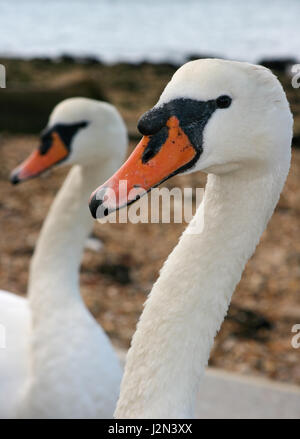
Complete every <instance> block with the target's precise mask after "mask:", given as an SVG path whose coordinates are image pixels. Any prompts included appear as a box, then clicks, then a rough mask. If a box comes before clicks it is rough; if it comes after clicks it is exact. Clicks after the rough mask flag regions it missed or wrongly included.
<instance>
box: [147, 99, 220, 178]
mask: <svg viewBox="0 0 300 439" xmlns="http://www.w3.org/2000/svg"><path fill="white" fill-rule="evenodd" d="M216 109H217V103H216V100H209V101H196V100H193V99H184V98H180V99H174V100H173V101H170V102H168V103H166V104H164V105H162V106H161V107H159V108H153V109H152V110H150V111H147V113H145V114H144V115H143V116H142V117H141V118H140V120H139V123H138V129H139V131H140V132H141V133H142V134H143V135H147V136H150V140H149V143H148V145H147V147H146V148H145V150H144V153H143V156H142V162H143V163H147V162H148V161H149V160H151V159H152V158H153V157H154V156H155V155H156V154H157V153H158V152H159V151H160V149H161V148H162V146H163V145H164V143H165V142H166V140H167V138H168V130H169V129H168V127H167V126H166V123H167V121H168V120H169V119H170V117H172V116H175V117H176V118H177V119H178V120H179V124H180V127H181V129H182V130H183V131H184V132H185V134H186V135H187V136H188V138H189V140H190V142H191V143H192V145H193V146H194V148H195V150H196V156H195V158H194V159H193V160H192V161H191V162H190V163H188V164H187V165H185V166H184V167H182V168H180V169H179V170H178V171H176V173H179V172H183V171H184V170H186V169H189V168H191V167H192V166H193V165H194V163H195V162H196V161H197V160H198V158H199V155H200V154H201V152H202V143H203V130H204V127H205V125H206V123H207V121H208V120H209V118H210V116H211V115H212V114H213V112H214V111H215V110H216ZM179 134H180V133H179ZM172 175H175V174H172Z"/></svg>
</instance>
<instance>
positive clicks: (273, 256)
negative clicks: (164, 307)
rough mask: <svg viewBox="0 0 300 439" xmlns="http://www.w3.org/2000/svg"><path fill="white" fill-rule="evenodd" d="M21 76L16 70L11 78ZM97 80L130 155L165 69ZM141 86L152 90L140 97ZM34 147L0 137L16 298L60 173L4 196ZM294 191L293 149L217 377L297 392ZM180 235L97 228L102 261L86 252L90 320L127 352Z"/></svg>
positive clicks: (299, 353)
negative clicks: (223, 372) (123, 129)
mask: <svg viewBox="0 0 300 439" xmlns="http://www.w3.org/2000/svg"><path fill="white" fill-rule="evenodd" d="M25 66H26V65H25ZM23 69H25V67H24V68H23ZM70 69H71V67H70ZM91 69H95V68H94V67H93V68H91ZM101 69H102V70H101ZM73 70H74V67H73ZM73 70H72V75H73V76H74V74H75V75H78V74H79V73H78V72H77V71H76V68H75V70H74V71H73ZM20 71H22V69H21V68H19V70H18V72H17V73H18V75H20ZM66 71H67V72H63V74H62V77H63V78H62V79H64V80H66V79H65V77H66V75H67V78H68V75H71V73H70V72H69V71H68V69H66ZM74 72H75V73H74ZM99 72H100V73H101V81H102V82H101V84H102V86H103V88H104V90H105V93H106V95H107V96H108V99H109V100H110V101H112V102H113V103H114V104H115V105H117V106H118V108H119V109H120V110H121V112H122V114H123V116H124V117H125V120H126V123H127V125H128V127H129V131H130V133H131V138H132V141H131V147H132V146H133V145H134V143H135V141H134V140H133V139H134V138H135V137H136V136H137V133H136V130H135V125H136V121H137V119H138V116H139V115H141V114H142V113H143V112H144V111H145V110H147V109H148V108H149V107H150V106H151V105H153V104H154V103H155V101H156V98H157V96H158V95H159V93H160V92H161V90H162V88H163V86H164V84H165V83H166V82H167V80H168V79H169V77H170V72H169V70H168V68H167V67H166V68H161V71H159V72H158V73H157V74H156V75H154V74H153V68H152V67H151V66H145V68H144V70H143V74H142V75H141V73H139V71H138V70H137V69H135V70H132V72H129V73H128V72H127V73H126V75H125V74H124V75H120V72H115V73H116V74H115V75H114V74H112V72H111V74H109V72H107V71H105V69H104V68H103V67H99ZM99 72H98V73H95V71H94V70H91V75H94V77H95V78H98V77H99V78H100V73H99ZM22 74H23V76H24V72H23V73H22ZM97 75H99V76H97ZM28 77H30V75H29V74H28ZM39 77H40V83H45V82H46V81H50V79H49V77H48V76H47V74H46V73H45V72H44V71H41V73H40V76H39ZM25 79H26V81H27V82H28V81H29V80H28V78H27V77H26V78H25ZM25 79H24V82H23V85H24V83H25V82H26V81H25ZM62 79H61V80H62ZM43 81H44V82H43ZM55 81H56V82H59V79H57V78H56V79H55ZM118 81H119V82H118ZM126 81H127V82H126ZM29 82H30V81H29ZM149 83H151V87H145V84H149ZM141 84H143V85H141ZM113 85H114V86H113ZM150 88H151V92H150ZM290 92H291V91H290ZM299 93H300V92H299ZM293 99H294V104H293V105H294V107H295V108H296V107H297V106H298V108H299V97H297V98H295V97H293ZM297 123H298V119H297ZM41 128H42V124H41ZM37 142H38V138H37V136H36V135H32V134H26V135H24V134H16V133H14V134H13V133H9V132H6V133H5V132H4V133H2V135H1V137H0V159H1V167H0V230H1V234H0V258H1V259H0V261H1V262H0V288H2V289H7V290H9V291H13V292H16V293H18V294H22V295H23V294H25V293H26V285H27V279H28V266H29V261H30V257H31V255H32V252H33V250H34V246H35V243H36V240H37V237H38V233H39V230H40V227H41V224H42V222H43V219H44V218H45V216H46V213H47V211H48V209H49V206H50V204H51V202H52V200H53V198H54V196H55V193H56V192H57V190H58V188H59V186H60V185H61V183H62V181H63V179H64V176H65V175H66V172H67V170H66V169H57V170H54V171H53V173H52V174H51V175H50V176H47V177H44V178H40V179H37V180H32V181H29V182H27V183H25V184H22V185H20V186H17V187H13V186H11V185H10V183H9V182H8V176H9V173H10V171H11V169H13V168H14V167H15V166H16V165H17V164H18V163H20V161H21V160H22V159H23V158H25V157H26V156H27V155H28V154H29V152H31V151H32V149H33V147H35V146H36V145H37ZM299 183H300V150H299V149H294V150H293V159H292V167H291V171H290V174H289V177H288V180H287V183H286V185H285V188H284V191H283V194H282V196H281V199H280V202H279V204H278V206H277V208H276V211H275V213H274V215H273V218H272V220H271V221H270V223H269V225H268V228H267V230H266V231H265V233H264V234H263V237H262V239H261V242H260V244H259V246H258V248H257V250H256V253H255V255H254V256H253V257H252V259H251V260H250V261H249V262H248V264H247V267H246V270H245V272H244V275H243V278H242V281H241V282H240V284H239V286H238V288H237V290H236V292H235V293H234V296H233V300H232V304H231V307H230V310H229V315H228V317H227V318H226V320H225V322H224V324H223V326H222V329H221V331H220V333H219V334H218V336H217V338H216V341H215V345H214V348H213V352H212V355H211V359H210V364H211V365H213V366H215V367H222V368H225V369H227V370H231V371H238V372H241V373H249V374H253V375H260V376H267V377H270V378H273V379H277V380H281V381H287V382H293V383H298V384H300V362H299V359H300V349H298V350H296V349H293V348H292V346H291V339H292V336H293V334H292V333H291V328H292V326H293V325H294V324H296V323H300V293H299V290H300V239H299V232H300V185H299ZM204 184H205V177H204V176H203V175H201V174H194V175H187V176H182V177H175V178H173V179H172V180H170V181H168V182H167V183H166V185H167V186H168V187H173V186H176V187H187V186H192V187H199V186H200V187H201V186H203V185H204ZM184 227H185V225H184V224H183V225H182V224H135V225H134V224H102V225H101V224H95V230H94V233H95V235H96V236H97V237H99V238H100V239H101V240H102V241H103V243H104V247H103V249H102V251H101V252H100V253H95V252H93V251H91V250H86V251H85V254H84V257H83V264H82V272H81V287H82V294H83V296H84V299H85V301H86V303H87V305H88V307H89V309H90V310H91V312H92V314H93V315H94V316H95V318H96V319H97V320H98V321H99V322H100V323H101V325H102V326H103V327H104V329H105V330H106V331H107V333H108V334H109V336H110V337H111V338H112V339H113V341H114V342H115V343H116V344H117V345H119V346H123V347H128V345H129V342H130V339H131V336H132V334H133V332H134V329H135V325H136V322H137V319H138V317H139V315H140V313H141V310H142V305H143V303H144V301H145V299H146V296H147V294H148V293H149V291H150V290H151V286H152V284H153V282H154V281H155V279H156V278H157V276H158V271H159V269H160V267H161V266H162V263H163V261H164V260H165V259H166V257H167V255H168V254H169V253H170V251H171V249H172V248H173V247H174V246H175V245H176V243H177V240H178V237H179V236H180V234H181V233H182V231H183V229H184Z"/></svg>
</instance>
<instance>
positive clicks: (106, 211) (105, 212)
mask: <svg viewBox="0 0 300 439" xmlns="http://www.w3.org/2000/svg"><path fill="white" fill-rule="evenodd" d="M108 214H109V211H108V208H107V207H106V208H105V209H104V212H103V215H104V216H107V215H108Z"/></svg>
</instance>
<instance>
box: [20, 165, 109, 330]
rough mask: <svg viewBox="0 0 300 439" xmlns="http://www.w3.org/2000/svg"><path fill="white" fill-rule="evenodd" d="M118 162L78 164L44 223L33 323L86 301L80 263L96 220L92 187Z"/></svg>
mask: <svg viewBox="0 0 300 439" xmlns="http://www.w3.org/2000/svg"><path fill="white" fill-rule="evenodd" d="M116 167H117V166H116V164H115V163H114V162H108V163H107V164H106V166H105V164H104V165H103V166H101V170H100V172H99V164H97V165H91V166H84V167H83V166H82V167H81V166H78V165H77V166H74V167H73V168H72V169H71V170H70V172H69V174H68V176H67V178H66V180H65V182H64V184H63V186H62V188H61V189H60V191H59V193H58V194H57V196H56V198H55V200H54V202H53V204H52V206H51V208H50V211H49V214H48V216H47V218H46V220H45V222H44V224H43V227H42V231H41V233H40V236H39V239H38V242H37V245H36V249H35V253H34V256H33V258H32V261H31V267H30V277H29V288H28V291H29V298H30V305H31V308H32V317H33V323H34V324H35V323H37V322H41V323H42V322H43V321H45V319H46V318H47V316H49V315H51V311H53V310H59V309H60V310H61V311H62V310H63V309H64V307H65V306H70V305H72V304H75V303H76V302H77V303H78V302H82V299H81V296H80V291H79V266H80V262H81V257H82V252H83V249H84V245H85V240H86V237H87V235H88V234H89V233H90V231H91V229H92V226H93V220H92V218H91V215H90V213H89V209H88V200H89V197H90V194H91V192H92V190H93V189H94V188H95V187H96V186H97V185H98V184H99V181H105V180H106V179H107V178H108V176H109V175H110V174H111V173H112V172H114V171H115V169H116Z"/></svg>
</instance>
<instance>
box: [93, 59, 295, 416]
mask: <svg viewBox="0 0 300 439" xmlns="http://www.w3.org/2000/svg"><path fill="white" fill-rule="evenodd" d="M292 124H293V121H292V116H291V112H290V109H289V105H288V102H287V99H286V96H285V93H284V91H283V89H282V87H281V85H280V83H279V82H278V80H277V79H276V77H275V76H274V75H273V74H272V73H271V72H270V71H269V70H267V69H266V68H263V67H259V66H255V65H251V64H247V63H238V62H230V61H223V60H197V61H194V62H190V63H188V64H186V65H184V66H183V67H181V68H180V69H179V70H178V71H177V72H176V73H175V74H174V76H173V78H172V80H171V81H170V83H169V84H168V85H167V87H166V88H165V90H164V92H163V93H162V95H161V97H160V99H159V101H158V103H157V105H156V106H155V107H154V108H153V109H152V110H151V111H149V112H148V113H146V114H145V115H144V116H143V117H142V118H141V119H140V122H139V129H140V131H141V133H142V134H144V135H145V137H144V138H143V139H142V140H141V142H140V144H139V145H138V146H137V148H136V149H135V151H134V152H133V153H132V155H131V156H130V158H129V159H128V161H127V162H126V163H125V164H124V165H123V167H121V169H120V170H119V171H118V172H117V173H116V174H115V175H114V176H113V177H112V178H111V179H110V180H108V182H106V183H105V184H104V185H103V186H102V187H101V189H100V190H99V189H98V190H97V191H95V192H94V194H93V197H92V199H91V203H90V208H91V211H92V213H93V215H94V216H95V215H99V216H101V215H102V212H103V210H101V209H102V208H103V207H104V208H105V209H110V210H114V209H115V208H117V207H120V206H121V205H123V204H125V203H126V202H127V201H128V200H126V199H122V198H121V199H118V198H117V202H115V201H114V200H113V199H110V194H111V193H112V192H111V191H110V192H107V193H106V192H105V189H104V188H106V187H110V188H113V189H115V190H116V192H117V193H118V189H117V185H118V182H119V180H122V179H127V182H128V192H129V191H130V190H131V189H132V188H133V187H136V186H134V185H141V186H143V187H144V188H145V189H147V190H149V189H150V188H151V187H153V186H155V185H157V184H159V183H160V182H161V181H163V180H165V179H167V178H169V177H170V176H172V175H174V174H177V173H182V172H193V171H198V170H201V171H204V172H206V173H208V180H207V185H206V189H205V195H204V199H203V202H202V203H201V205H200V206H199V208H198V210H197V212H196V214H195V217H194V219H193V221H192V222H191V223H190V225H189V226H188V227H187V229H186V230H185V232H184V233H183V235H182V237H181V239H180V241H179V243H178V245H177V246H176V247H175V249H174V250H173V252H172V253H171V254H170V256H169V257H168V259H167V261H166V263H165V264H164V266H163V268H162V270H161V273H160V277H159V279H158V280H157V282H156V283H155V285H154V286H153V289H152V291H151V294H150V295H149V298H148V300H147V302H146V306H145V309H144V311H143V313H142V316H141V318H140V321H139V323H138V326H137V331H136V333H135V335H134V337H133V340H132V346H131V348H130V350H129V352H128V356H127V361H126V367H125V373H124V376H123V380H122V385H121V393H120V398H119V401H118V405H117V409H116V412H115V416H116V417H117V418H189V417H193V416H194V410H195V402H196V397H197V396H198V394H199V390H200V380H201V377H202V375H203V373H204V368H205V366H206V365H207V361H208V358H209V353H210V349H211V347H212V344H213V340H214V337H215V334H216V332H217V331H218V329H219V328H220V325H221V323H222V321H223V319H224V316H225V314H226V312H227V308H228V305H229V303H230V300H231V296H232V293H233V291H234V289H235V287H236V285H237V283H238V282H239V280H240V278H241V274H242V271H243V269H244V266H245V264H246V262H247V260H248V259H249V258H250V256H251V255H252V254H253V252H254V250H255V247H256V245H257V243H258V241H259V239H260V236H261V234H262V232H263V230H264V229H265V227H266V224H267V222H268V220H269V219H270V217H271V215H272V213H273V210H274V208H275V206H276V203H277V201H278V198H279V195H280V192H281V190H282V187H283V185H284V182H285V179H286V177H287V174H288V170H289V166H290V157H291V139H292ZM104 195H106V199H105V201H104V202H102V199H103V197H104ZM99 205H100V207H101V209H100V207H99ZM98 209H99V210H98Z"/></svg>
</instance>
